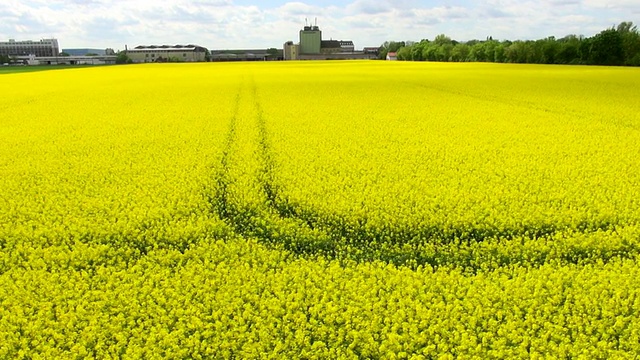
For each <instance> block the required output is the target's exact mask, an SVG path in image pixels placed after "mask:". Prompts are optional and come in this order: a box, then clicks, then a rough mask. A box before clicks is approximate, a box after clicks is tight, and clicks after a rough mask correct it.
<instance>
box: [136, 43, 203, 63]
mask: <svg viewBox="0 0 640 360" xmlns="http://www.w3.org/2000/svg"><path fill="white" fill-rule="evenodd" d="M207 51H208V50H207V48H205V47H202V46H198V45H149V46H145V45H140V46H136V47H135V48H133V49H129V50H126V53H127V56H128V57H129V58H130V59H131V61H133V62H134V63H149V62H172V61H175V62H200V61H206V59H207V55H206V54H207Z"/></svg>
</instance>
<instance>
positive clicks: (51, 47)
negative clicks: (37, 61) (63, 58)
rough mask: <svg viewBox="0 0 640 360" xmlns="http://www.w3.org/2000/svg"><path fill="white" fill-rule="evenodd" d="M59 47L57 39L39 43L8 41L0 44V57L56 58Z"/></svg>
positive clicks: (43, 40) (44, 40)
mask: <svg viewBox="0 0 640 360" xmlns="http://www.w3.org/2000/svg"><path fill="white" fill-rule="evenodd" d="M59 53H60V47H59V46H58V40H57V39H42V40H40V41H31V40H26V41H16V40H13V39H10V40H9V41H2V42H0V55H5V56H11V57H17V56H29V55H35V56H58V55H59Z"/></svg>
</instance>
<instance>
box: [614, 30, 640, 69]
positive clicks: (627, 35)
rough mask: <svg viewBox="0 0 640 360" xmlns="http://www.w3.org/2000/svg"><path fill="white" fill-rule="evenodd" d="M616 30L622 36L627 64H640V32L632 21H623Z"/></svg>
mask: <svg viewBox="0 0 640 360" xmlns="http://www.w3.org/2000/svg"><path fill="white" fill-rule="evenodd" d="M616 31H618V33H620V36H621V37H622V49H623V58H624V61H623V62H624V64H625V65H633V66H640V33H638V27H637V26H634V25H633V23H632V22H630V21H628V22H622V23H620V25H618V27H617V29H616Z"/></svg>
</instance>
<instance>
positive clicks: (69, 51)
mask: <svg viewBox="0 0 640 360" xmlns="http://www.w3.org/2000/svg"><path fill="white" fill-rule="evenodd" d="M62 52H63V53H65V54H69V55H71V56H83V55H87V54H96V55H115V53H114V54H107V53H106V51H105V49H89V48H76V49H62Z"/></svg>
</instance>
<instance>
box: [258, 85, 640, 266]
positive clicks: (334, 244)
mask: <svg viewBox="0 0 640 360" xmlns="http://www.w3.org/2000/svg"><path fill="white" fill-rule="evenodd" d="M251 87H252V98H253V101H254V102H255V105H254V107H255V111H256V115H255V117H256V120H255V121H256V126H257V128H258V133H259V140H258V141H259V149H260V156H261V163H262V169H261V170H260V181H261V188H262V192H263V193H264V196H265V198H266V205H267V208H268V210H267V211H268V212H269V213H271V214H272V215H274V216H272V220H274V218H275V222H276V223H273V224H271V225H272V226H274V227H276V228H277V227H278V224H277V222H279V221H284V222H288V223H295V224H297V226H300V227H303V228H305V229H304V230H306V231H301V232H300V233H295V234H294V236H299V237H297V238H291V236H286V235H283V234H282V233H281V232H280V231H278V230H274V229H265V231H263V232H262V233H261V234H260V235H259V237H261V238H262V240H263V241H265V242H268V243H271V244H278V243H280V244H282V245H283V246H284V248H285V249H287V250H289V251H292V252H294V253H295V254H299V255H323V256H327V257H329V258H347V259H352V260H358V261H362V260H364V261H374V260H382V261H385V262H388V263H392V264H395V265H408V266H420V265H425V264H428V265H431V266H433V267H438V266H443V265H459V266H461V267H464V268H471V269H473V270H474V271H477V270H479V269H480V268H481V266H482V264H481V263H483V262H485V261H490V262H493V263H495V264H497V266H498V267H502V266H508V265H513V264H523V263H524V264H526V265H528V266H540V265H543V264H545V263H548V262H550V261H560V262H563V263H571V264H585V263H592V262H596V261H604V262H608V261H611V260H613V259H618V258H631V259H633V258H636V257H637V255H638V254H639V253H640V247H638V245H637V244H636V243H634V242H627V241H624V240H623V241H622V242H621V243H620V244H617V245H612V246H611V247H607V244H604V245H603V246H602V247H601V248H589V247H585V246H582V245H581V244H573V245H568V246H565V247H564V248H561V249H558V248H548V247H547V248H543V249H531V244H528V245H525V244H524V242H525V241H528V240H531V241H539V240H541V239H542V240H545V241H549V239H551V238H552V237H561V236H564V235H565V234H569V236H570V234H571V233H572V232H573V233H574V234H577V236H582V235H589V234H595V233H599V232H616V224H611V223H608V222H602V223H595V224H592V223H581V224H579V225H578V226H577V228H576V229H566V228H559V227H557V226H556V225H555V224H539V225H535V226H534V225H530V226H523V227H522V229H506V230H505V229H502V230H496V229H489V228H480V227H472V228H465V229H453V230H446V229H442V228H440V227H438V226H436V225H434V226H431V227H426V228H418V229H371V228H369V229H367V228H366V226H365V225H366V221H363V220H362V219H360V220H358V224H357V225H355V226H354V225H353V224H349V223H348V222H347V221H345V219H342V218H341V217H339V216H337V215H336V216H328V217H326V216H325V217H321V216H320V215H318V214H316V213H315V212H314V211H312V210H311V209H306V208H303V207H302V206H299V205H296V204H292V203H291V202H290V201H288V199H286V197H285V196H283V195H282V193H281V189H280V186H279V185H278V184H277V181H276V178H277V177H276V173H277V167H276V164H275V162H274V159H273V155H272V153H273V152H272V149H271V145H270V140H269V134H268V128H267V123H266V120H265V117H264V113H263V109H262V107H261V105H260V101H259V96H258V90H257V86H256V84H255V82H253V81H252V86H251ZM267 222H269V221H267ZM268 227H269V226H267V228H268ZM372 230H373V231H372ZM387 230H389V231H392V232H393V234H394V235H393V236H392V237H389V236H388V233H389V231H387ZM306 234H311V236H310V237H305V235H306ZM253 235H255V233H254V234H253ZM307 236H308V235H307ZM505 241H506V242H512V243H520V242H522V244H521V246H520V247H519V248H518V247H516V249H511V250H510V251H512V250H516V251H514V252H512V253H509V252H505V251H503V250H501V249H500V248H499V247H500V246H501V245H495V244H501V243H502V242H505ZM491 242H493V243H494V245H495V246H493V245H492V244H491ZM487 244H488V245H487ZM591 245H593V244H591ZM456 255H457V256H456Z"/></svg>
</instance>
